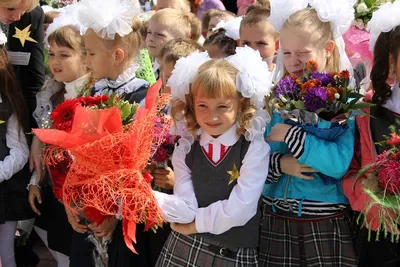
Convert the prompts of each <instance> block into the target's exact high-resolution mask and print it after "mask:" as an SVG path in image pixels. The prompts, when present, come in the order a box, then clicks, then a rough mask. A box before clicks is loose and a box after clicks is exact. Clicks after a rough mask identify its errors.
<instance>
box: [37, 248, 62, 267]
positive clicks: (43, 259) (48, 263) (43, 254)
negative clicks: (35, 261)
mask: <svg viewBox="0 0 400 267" xmlns="http://www.w3.org/2000/svg"><path fill="white" fill-rule="evenodd" d="M33 250H34V251H35V253H36V254H37V255H38V256H39V258H40V262H39V265H37V266H36V267H57V263H56V261H55V260H54V258H53V256H52V255H51V254H50V252H49V250H48V249H47V248H46V247H45V246H44V245H43V244H42V243H39V242H38V243H37V245H36V246H35V247H34V249H33Z"/></svg>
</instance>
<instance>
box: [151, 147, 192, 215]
mask: <svg viewBox="0 0 400 267" xmlns="http://www.w3.org/2000/svg"><path fill="white" fill-rule="evenodd" d="M186 155H187V151H185V149H184V148H183V146H182V145H179V146H178V147H176V148H175V150H174V153H173V155H172V165H173V166H174V175H175V185H174V194H173V195H168V194H165V193H161V192H157V191H153V193H154V196H155V197H156V199H157V201H158V205H159V206H160V208H161V209H162V211H163V215H164V218H165V220H166V221H168V222H174V223H191V222H193V221H194V218H195V215H196V210H197V208H198V204H197V199H196V195H195V193H194V188H193V182H192V171H191V170H190V169H189V167H188V166H187V165H186V163H185V159H186Z"/></svg>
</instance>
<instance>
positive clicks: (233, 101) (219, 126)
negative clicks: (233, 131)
mask: <svg viewBox="0 0 400 267" xmlns="http://www.w3.org/2000/svg"><path fill="white" fill-rule="evenodd" d="M238 110H239V97H233V98H225V97H221V98H206V97H203V96H201V95H198V96H195V97H194V111H195V114H196V121H197V123H198V124H199V125H200V127H201V129H203V130H204V131H206V132H207V133H208V134H210V135H212V136H220V135H221V134H223V133H225V132H226V131H228V130H229V129H230V128H231V127H232V126H233V124H235V123H236V117H237V114H238Z"/></svg>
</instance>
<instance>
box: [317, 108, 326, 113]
mask: <svg viewBox="0 0 400 267" xmlns="http://www.w3.org/2000/svg"><path fill="white" fill-rule="evenodd" d="M325 110H326V108H320V109H317V111H315V113H317V114H319V113H321V112H322V111H325Z"/></svg>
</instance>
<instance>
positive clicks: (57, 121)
mask: <svg viewBox="0 0 400 267" xmlns="http://www.w3.org/2000/svg"><path fill="white" fill-rule="evenodd" d="M159 89H160V83H156V84H154V85H153V86H152V87H151V88H149V90H148V93H147V96H146V105H145V107H143V108H141V107H138V106H137V105H136V104H134V105H131V104H129V103H128V102H126V101H122V100H120V99H118V98H117V97H116V96H110V97H107V96H101V97H82V98H77V99H74V100H67V101H65V102H64V103H62V104H61V105H60V106H59V107H57V108H56V109H55V110H54V111H53V113H52V114H51V118H52V121H53V123H52V129H35V130H34V133H35V134H36V135H37V136H38V138H39V139H40V140H42V141H43V142H44V143H47V144H50V145H49V146H48V149H47V153H46V154H45V160H46V163H48V164H50V165H52V164H54V163H57V162H59V161H60V160H62V159H65V157H63V155H65V154H67V155H69V156H70V158H71V159H72V160H71V162H70V168H69V171H68V173H67V176H66V178H65V181H64V182H63V183H60V184H62V190H61V192H62V194H61V195H58V196H59V197H60V198H61V199H62V202H63V203H64V204H65V206H66V208H68V209H69V210H70V211H71V212H73V213H78V214H80V215H81V216H83V217H85V218H86V219H87V220H89V221H91V222H92V223H93V222H95V223H97V224H101V223H102V222H103V220H104V218H105V216H117V215H118V216H121V217H122V218H123V221H122V223H123V232H124V237H125V242H126V245H127V246H128V247H129V248H130V249H131V250H132V251H135V250H134V248H133V245H132V241H133V242H136V241H135V235H136V234H135V232H136V224H137V223H145V224H146V230H147V229H156V228H157V227H158V226H161V225H162V223H163V217H162V213H161V210H160V209H159V207H158V205H157V201H156V199H155V198H154V196H153V194H152V189H151V185H150V182H151V181H149V180H148V179H146V178H145V177H143V175H142V170H143V169H145V167H146V165H147V162H148V160H149V158H150V157H151V156H152V155H153V154H154V153H155V151H156V149H157V147H158V145H159V144H160V143H162V142H163V136H165V134H166V133H167V132H168V131H169V126H170V123H169V122H168V121H165V122H164V124H163V125H162V128H161V129H160V126H158V127H157V128H156V126H155V121H156V119H157V115H158V112H159V110H160V109H161V108H163V107H164V106H165V104H166V103H167V102H168V101H169V95H162V96H158V92H159ZM154 140H157V142H158V143H156V144H154Z"/></svg>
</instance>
